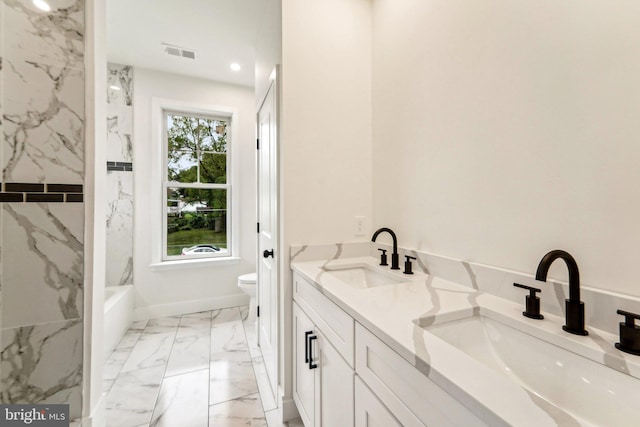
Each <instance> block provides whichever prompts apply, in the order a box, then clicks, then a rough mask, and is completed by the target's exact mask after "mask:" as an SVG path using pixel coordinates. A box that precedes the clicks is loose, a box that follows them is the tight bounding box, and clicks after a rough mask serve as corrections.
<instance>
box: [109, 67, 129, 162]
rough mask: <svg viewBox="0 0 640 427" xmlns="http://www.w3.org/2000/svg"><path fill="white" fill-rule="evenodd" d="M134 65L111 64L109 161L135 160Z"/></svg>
mask: <svg viewBox="0 0 640 427" xmlns="http://www.w3.org/2000/svg"><path fill="white" fill-rule="evenodd" d="M132 85H133V67H131V66H128V65H120V64H111V63H110V64H107V88H108V89H107V132H108V133H107V160H109V161H111V162H131V161H132V159H133V145H132V144H133V103H132V99H133V90H132V89H133V88H132Z"/></svg>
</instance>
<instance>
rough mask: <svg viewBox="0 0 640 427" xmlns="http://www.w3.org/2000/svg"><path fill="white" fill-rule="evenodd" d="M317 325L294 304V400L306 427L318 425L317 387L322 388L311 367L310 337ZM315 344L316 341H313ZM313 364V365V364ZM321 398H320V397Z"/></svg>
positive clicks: (314, 370)
mask: <svg viewBox="0 0 640 427" xmlns="http://www.w3.org/2000/svg"><path fill="white" fill-rule="evenodd" d="M314 328H315V325H314V324H313V322H311V320H310V319H309V317H308V316H307V315H306V314H305V313H304V312H303V311H302V310H301V309H300V307H298V304H296V303H294V304H293V353H294V354H293V360H294V363H293V400H294V402H295V403H296V407H297V408H298V412H299V413H300V418H301V419H302V422H303V423H304V425H305V427H316V426H319V424H316V415H317V416H318V418H319V415H320V414H319V413H318V414H316V407H317V406H318V404H317V403H316V396H318V397H319V393H316V388H318V389H319V388H320V387H319V386H320V384H319V383H318V384H316V370H317V368H316V369H310V364H309V357H310V356H311V355H310V348H309V347H310V346H309V344H310V342H309V338H310V337H311V336H312V334H313V333H314V332H317V331H316V330H315V329H314ZM311 344H312V345H313V344H314V343H313V342H311ZM311 366H312V365H311ZM318 400H319V399H318Z"/></svg>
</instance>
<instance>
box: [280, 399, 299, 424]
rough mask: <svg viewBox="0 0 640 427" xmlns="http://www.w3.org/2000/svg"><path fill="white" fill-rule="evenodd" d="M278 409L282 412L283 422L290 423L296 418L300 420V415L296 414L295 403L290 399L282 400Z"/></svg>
mask: <svg viewBox="0 0 640 427" xmlns="http://www.w3.org/2000/svg"><path fill="white" fill-rule="evenodd" d="M279 406H280V408H281V410H282V420H283V421H285V422H286V421H291V420H295V419H296V418H300V414H299V413H298V408H297V407H296V404H295V402H294V401H293V399H292V398H290V397H289V398H287V399H284V398H283V399H282V401H281V402H280V405H279Z"/></svg>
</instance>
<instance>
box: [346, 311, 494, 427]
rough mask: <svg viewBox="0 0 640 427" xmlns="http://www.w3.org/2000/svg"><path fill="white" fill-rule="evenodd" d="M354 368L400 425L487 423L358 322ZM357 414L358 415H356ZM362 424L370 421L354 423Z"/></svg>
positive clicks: (470, 426) (471, 426)
mask: <svg viewBox="0 0 640 427" xmlns="http://www.w3.org/2000/svg"><path fill="white" fill-rule="evenodd" d="M356 372H357V374H358V376H359V377H360V378H362V380H363V381H364V382H365V383H366V384H367V386H368V387H369V388H370V389H371V391H373V393H374V394H375V395H376V396H377V397H378V398H379V399H380V401H381V402H382V403H383V404H384V405H385V406H386V408H388V410H389V412H390V413H391V414H393V417H395V419H397V420H398V421H399V423H400V425H402V426H406V427H424V426H448V427H488V424H487V423H485V422H483V421H482V420H481V419H480V418H478V417H477V416H476V415H474V414H473V413H472V412H471V411H469V409H467V408H466V407H465V406H464V405H462V404H461V403H460V402H458V401H457V400H456V399H454V398H453V397H452V396H451V395H450V394H449V393H447V392H446V391H444V390H443V389H442V388H441V387H440V386H438V385H437V384H436V383H434V382H433V381H432V380H430V379H429V378H428V377H427V376H426V375H424V374H423V373H422V372H421V371H419V370H418V369H417V368H416V367H415V366H413V365H411V364H410V363H409V362H407V361H406V360H405V359H403V358H402V357H401V356H400V355H399V354H398V353H396V352H395V351H394V350H392V349H391V348H390V347H389V346H387V345H386V344H385V343H384V342H382V341H381V340H380V339H379V338H378V337H376V336H375V335H374V334H372V333H371V332H370V331H369V330H367V329H366V328H364V327H363V326H362V325H360V324H358V323H357V324H356ZM358 399H359V398H358V397H356V401H358ZM358 411H359V412H361V411H360V410H358ZM358 418H361V416H360V415H357V416H356V419H358ZM366 425H372V424H358V427H360V426H366ZM373 425H375V424H373ZM390 425H393V424H390Z"/></svg>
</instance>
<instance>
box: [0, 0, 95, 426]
mask: <svg viewBox="0 0 640 427" xmlns="http://www.w3.org/2000/svg"><path fill="white" fill-rule="evenodd" d="M47 2H48V4H49V5H50V6H51V9H52V10H51V11H50V12H47V13H44V12H42V11H40V10H38V9H37V8H36V7H35V6H34V4H33V2H31V1H26V0H3V1H2V2H0V22H2V23H1V24H0V33H1V34H0V38H2V43H1V46H0V49H1V50H0V134H1V135H2V138H3V144H2V150H0V168H1V169H2V177H1V178H2V182H14V183H21V182H22V183H53V184H76V185H77V184H84V120H85V117H84V109H85V104H84V98H85V96H84V95H85V87H84V86H85V79H84V67H85V64H84V43H85V40H84V32H85V29H84V23H85V3H84V0H48V1H47ZM40 196H41V195H35V196H34V197H29V196H27V200H34V199H36V198H38V199H43V198H49V199H52V197H51V195H48V196H47V197H40ZM77 196H78V195H75V196H74V197H72V199H74V201H78V200H80V198H79V197H77ZM80 197H81V195H80ZM53 198H55V196H54V197H53ZM69 201H71V200H69ZM0 218H1V224H0V227H1V230H0V236H1V240H2V241H1V242H0V247H1V248H2V258H0V260H1V262H2V266H1V268H0V275H1V280H2V289H1V295H0V299H1V304H2V315H1V316H0V317H1V319H0V323H1V325H2V331H1V336H0V347H1V362H0V363H1V365H0V396H1V399H0V400H1V401H2V403H27V402H29V403H68V404H70V415H71V418H72V419H77V418H79V417H80V415H81V406H82V405H81V404H82V374H83V369H82V368H83V367H82V357H83V347H82V339H83V322H82V317H83V298H84V295H83V288H82V286H83V270H84V260H83V249H84V248H83V233H84V230H83V228H84V224H83V218H84V206H83V204H82V203H69V204H66V203H64V204H54V203H36V202H33V203H28V204H26V205H25V204H22V203H6V204H4V205H3V206H2V210H1V211H0ZM7 248H11V250H7ZM71 425H74V426H78V425H79V421H74V422H72V424H71Z"/></svg>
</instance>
